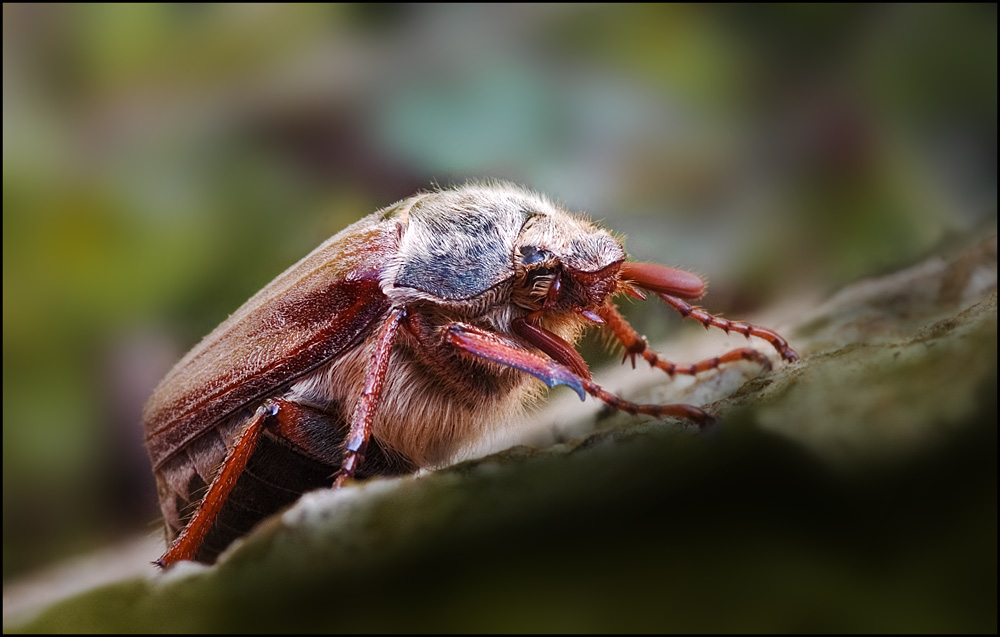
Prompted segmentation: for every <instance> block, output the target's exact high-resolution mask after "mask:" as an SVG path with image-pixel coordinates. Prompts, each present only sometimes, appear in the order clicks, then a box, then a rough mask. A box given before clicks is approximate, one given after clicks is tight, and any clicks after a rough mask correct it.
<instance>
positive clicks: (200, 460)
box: [157, 414, 416, 563]
mask: <svg viewBox="0 0 1000 637" xmlns="http://www.w3.org/2000/svg"><path fill="white" fill-rule="evenodd" d="M316 415H317V414H314V416H316ZM244 420H245V418H233V419H229V420H227V421H226V422H223V423H221V424H220V427H219V428H218V429H213V430H210V431H208V432H206V434H205V435H204V436H202V437H200V438H199V439H198V440H196V441H195V442H194V443H193V444H191V445H190V446H189V447H188V448H187V449H186V450H185V451H186V452H185V453H184V454H178V455H177V456H175V457H174V458H171V459H170V461H168V463H167V464H166V465H165V466H164V467H163V469H162V471H161V472H159V473H158V474H157V477H158V480H159V483H160V490H161V497H160V503H161V507H162V510H163V514H164V518H165V521H166V527H167V536H168V537H167V540H168V542H172V541H173V540H174V538H176V537H177V535H178V534H179V533H180V531H181V529H183V528H184V527H185V526H186V525H187V524H188V522H189V521H190V519H191V516H192V515H194V512H195V511H196V510H197V509H198V504H199V503H200V501H201V498H202V497H203V496H204V494H205V492H206V491H207V489H208V484H209V483H211V481H212V479H214V477H215V473H216V470H217V469H216V468H217V467H218V466H220V465H221V464H222V461H223V459H224V458H225V454H226V450H225V447H224V446H223V443H222V438H221V437H220V434H219V433H217V432H225V431H227V430H229V429H232V428H233V427H234V425H235V426H236V428H237V429H238V428H240V427H242V426H243V422H242V421H244ZM313 420H317V421H318V418H315V417H314V419H313ZM314 424H315V425H316V429H315V430H314V431H312V432H310V433H311V434H312V435H313V436H322V438H324V439H325V440H324V442H325V443H326V444H323V445H322V446H321V445H315V446H314V447H313V451H314V452H315V451H316V450H317V449H322V450H324V451H325V452H327V453H329V457H328V458H323V459H318V458H316V457H315V453H313V454H306V453H305V452H303V451H302V450H300V449H298V448H296V447H295V446H294V445H293V444H292V443H290V442H289V441H287V440H282V439H280V438H278V437H277V436H275V435H273V434H271V433H269V432H266V433H265V434H264V435H262V436H261V438H260V441H259V442H258V443H257V446H256V448H255V449H254V451H253V454H252V455H251V456H250V459H249V460H248V462H247V466H246V469H245V470H244V471H243V473H242V474H241V475H240V478H239V480H238V481H237V483H236V486H235V487H233V490H232V492H231V493H230V494H229V497H228V498H227V499H226V502H225V504H224V505H223V507H222V510H221V511H220V512H219V515H218V517H217V518H216V520H215V523H214V524H213V525H212V528H211V530H210V531H209V532H208V535H207V536H206V537H205V540H204V542H203V543H202V545H201V546H200V548H199V549H198V552H197V554H196V555H195V559H196V560H198V561H199V562H206V563H212V562H214V561H215V559H216V558H217V557H218V555H219V553H221V552H222V551H223V550H224V549H225V548H226V547H228V546H229V545H230V544H231V543H232V542H233V540H235V539H237V538H239V537H242V536H243V535H246V534H247V533H248V532H249V531H250V529H252V528H253V527H254V525H256V524H257V523H258V522H260V521H261V520H263V519H264V518H266V517H269V516H271V515H273V514H275V513H277V512H278V511H280V510H281V509H283V508H285V507H287V506H289V505H291V504H292V503H294V502H295V501H296V500H297V499H298V498H299V497H300V496H301V495H302V494H303V493H306V492H307V491H312V490H314V489H322V488H329V487H330V485H332V484H333V479H334V474H335V473H336V471H337V469H338V468H339V466H340V463H341V462H342V460H343V452H342V448H343V441H344V436H345V433H346V429H345V428H344V427H343V426H339V427H337V426H333V422H332V419H330V420H327V422H326V426H325V427H321V426H320V423H319V422H315V423H314ZM222 435H225V434H224V433H223V434H222ZM210 464H211V465H212V466H214V467H215V468H213V469H210V470H208V469H206V465H210ZM414 470H416V466H414V465H413V464H412V463H410V462H409V461H407V460H406V459H405V458H403V457H401V456H399V455H398V454H392V453H386V452H384V451H383V448H382V445H380V444H379V442H378V441H377V440H374V439H373V440H372V441H371V444H370V445H369V447H368V453H367V457H366V460H365V464H364V467H363V470H362V471H359V474H358V475H359V477H372V476H379V475H382V476H394V475H401V474H405V473H411V472H413V471H414Z"/></svg>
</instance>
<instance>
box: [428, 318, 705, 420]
mask: <svg viewBox="0 0 1000 637" xmlns="http://www.w3.org/2000/svg"><path fill="white" fill-rule="evenodd" d="M532 328H533V330H535V331H536V335H535V336H527V337H524V336H523V337H524V338H526V340H528V341H529V342H530V343H531V344H532V345H534V346H536V347H538V348H539V349H540V350H542V351H543V352H545V353H546V354H548V353H549V352H548V351H547V349H549V348H551V347H552V343H553V342H557V341H562V339H560V338H559V337H558V336H557V335H555V334H552V333H551V332H548V331H547V330H544V329H543V328H540V327H537V326H532ZM446 329H447V332H446V333H447V337H446V339H447V341H448V342H449V343H450V344H451V345H453V346H454V347H456V348H458V349H459V350H461V351H464V352H466V353H468V354H471V355H473V356H477V357H479V358H484V359H486V360H491V361H493V362H495V363H500V364H501V365H506V366H508V367H513V368H515V369H519V370H521V371H523V372H526V373H528V374H531V375H532V376H535V377H536V378H539V379H541V380H542V381H544V382H545V384H546V385H548V386H549V387H555V386H556V385H566V386H568V387H570V388H571V389H573V390H574V391H576V393H577V394H579V395H580V398H581V399H582V398H583V397H584V392H586V393H588V394H590V395H591V396H593V397H594V398H597V399H598V400H601V401H603V402H605V403H607V404H608V405H611V406H612V407H614V408H615V409H618V410H620V411H625V412H628V413H630V414H646V415H648V416H655V417H657V418H663V417H674V418H683V419H685V420H690V421H692V422H694V423H696V424H697V425H699V426H702V427H703V426H706V425H709V424H711V423H712V422H714V418H713V417H712V416H711V415H710V414H709V413H708V412H706V411H704V410H703V409H699V408H698V407H695V406H693V405H684V404H674V405H640V404H638V403H633V402H630V401H627V400H625V399H624V398H619V397H618V396H616V395H614V394H612V393H611V392H609V391H607V390H606V389H604V388H603V387H601V386H600V385H598V384H597V383H595V382H594V381H592V380H591V379H590V375H589V373H588V374H587V375H586V376H583V375H581V374H580V373H579V372H577V371H575V370H573V369H571V368H570V367H569V366H567V365H565V364H563V363H562V362H560V361H558V360H553V358H558V357H557V356H553V358H545V357H542V356H539V355H538V354H535V353H533V352H530V351H528V350H526V349H523V348H521V347H517V346H515V345H513V344H511V343H510V342H508V341H507V340H506V339H500V338H499V337H497V336H496V335H494V334H492V333H490V332H488V331H486V330H482V329H479V328H476V327H473V326H471V325H464V324H461V323H452V324H450V325H449V326H447V328H446ZM525 333H526V334H530V332H525ZM537 333H544V334H545V336H546V338H539V337H538V335H537ZM563 342H565V341H563ZM577 356H579V355H577ZM581 360H582V359H581Z"/></svg>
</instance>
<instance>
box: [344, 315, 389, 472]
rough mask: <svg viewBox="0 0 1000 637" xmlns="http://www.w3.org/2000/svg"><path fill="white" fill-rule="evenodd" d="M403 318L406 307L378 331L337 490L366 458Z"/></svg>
mask: <svg viewBox="0 0 1000 637" xmlns="http://www.w3.org/2000/svg"><path fill="white" fill-rule="evenodd" d="M404 316H406V310H405V309H404V308H401V307H398V308H395V309H393V310H392V311H391V312H390V313H389V316H388V317H387V318H386V319H385V322H384V323H383V324H382V327H381V329H380V330H379V333H378V340H377V341H376V343H375V353H374V359H373V360H372V365H371V367H369V368H368V373H367V375H366V376H365V388H364V390H363V391H362V392H361V396H360V397H359V398H358V402H357V404H356V405H355V406H354V412H353V413H352V414H351V428H350V429H349V430H348V432H347V440H346V444H345V450H346V451H345V453H344V463H343V464H342V465H341V467H340V471H338V472H337V477H336V479H335V480H334V482H333V488H335V489H337V488H340V487H342V486H344V483H345V482H347V480H348V479H349V478H352V477H354V472H355V471H357V469H358V466H359V465H360V464H361V463H362V461H364V459H365V450H366V449H367V448H368V437H369V436H370V435H371V431H372V422H373V421H374V420H375V409H376V408H377V407H378V401H379V397H380V396H381V394H382V385H383V384H384V383H385V375H386V372H387V371H388V369H389V358H390V355H391V354H392V343H393V340H395V337H396V330H397V328H399V323H400V321H401V320H402V319H403V317H404Z"/></svg>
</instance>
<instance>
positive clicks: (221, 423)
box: [143, 182, 798, 566]
mask: <svg viewBox="0 0 1000 637" xmlns="http://www.w3.org/2000/svg"><path fill="white" fill-rule="evenodd" d="M642 290H645V291H647V292H651V293H653V294H656V295H657V296H659V297H660V298H661V299H663V300H664V301H665V302H666V303H668V304H669V305H671V306H672V307H673V308H674V309H676V310H677V311H678V312H679V313H680V314H681V315H683V316H685V317H689V318H692V319H694V320H696V321H699V322H700V323H702V324H703V325H705V327H717V328H721V329H723V330H725V331H727V332H729V331H735V332H738V333H740V334H743V335H745V336H747V337H750V336H755V337H759V338H762V339H764V340H766V341H767V342H769V343H770V344H771V345H772V346H773V347H774V349H775V350H777V352H778V354H779V355H780V356H781V358H783V359H784V360H786V361H795V360H796V359H797V358H798V356H797V354H796V353H795V351H794V350H793V349H792V348H791V347H789V345H788V343H787V342H786V341H785V339H783V338H782V337H781V336H779V335H778V334H776V333H775V332H773V331H771V330H768V329H764V328H760V327H756V326H753V325H750V324H748V323H743V322H739V321H730V320H727V319H723V318H720V317H716V316H713V315H711V314H709V313H707V312H705V311H704V310H702V309H700V308H698V307H694V306H692V305H691V304H690V301H693V300H695V299H697V298H699V297H701V296H702V295H703V294H704V292H705V284H704V282H703V281H702V280H701V279H700V278H699V277H698V276H696V275H694V274H692V273H689V272H685V271H683V270H677V269H674V268H669V267H666V266H662V265H657V264H652V263H637V262H633V261H629V260H628V259H627V258H626V254H625V250H624V248H623V247H622V243H621V241H619V240H618V239H616V238H615V237H614V236H613V235H612V234H611V233H610V232H608V231H607V230H605V229H603V228H601V227H599V226H597V225H595V224H594V223H591V222H590V221H587V220H586V219H584V218H583V217H581V216H578V215H575V214H572V213H570V212H567V211H566V210H564V209H563V208H561V207H559V206H557V205H555V204H553V203H552V202H550V201H549V200H548V199H546V198H545V197H543V196H541V195H538V194H536V193H533V192H530V191H528V190H525V189H522V188H520V187H518V186H515V185H512V184H509V183H502V182H500V183H471V184H468V185H465V186H462V187H458V188H454V189H441V190H437V191H433V192H426V193H421V194H417V195H415V196H413V197H410V198H409V199H405V200H403V201H400V202H398V203H396V204H394V205H392V206H389V207H388V208H385V209H383V210H380V211H378V212H375V213H373V214H371V215H369V216H367V217H365V218H363V219H361V220H360V221H358V222H356V223H354V224H353V225H351V226H349V227H348V228H346V229H344V230H343V231H341V232H340V233H338V234H337V235H335V236H333V237H332V238H330V239H328V240H327V241H326V242H325V243H323V244H322V245H320V246H319V247H318V248H316V249H315V250H314V251H313V252H311V253H310V254H309V255H307V256H306V257H305V258H303V259H302V260H301V261H299V262H298V263H296V264H295V265H293V266H291V267H290V268H288V269H287V270H286V271H285V272H284V273H282V274H281V275H280V276H278V278H276V279H275V280H274V281H272V282H271V283H269V284H268V285H267V286H266V287H264V289H262V290H261V291H260V292H258V293H257V294H255V295H254V296H253V297H252V298H251V299H250V300H249V301H247V302H246V303H244V304H243V306H242V307H240V308H239V309H238V310H237V311H236V312H235V313H233V314H232V315H231V316H230V317H229V318H228V319H227V320H226V321H224V322H223V323H222V324H221V325H220V326H219V327H217V328H216V329H215V330H214V331H213V332H212V333H211V334H209V335H208V336H206V337H205V338H204V339H203V340H202V341H201V342H200V343H199V344H198V345H197V346H195V348H194V349H192V350H191V351H190V352H188V354H187V355H186V356H184V358H182V359H181V361H180V362H178V363H177V365H176V366H174V368H173V369H172V370H171V371H170V372H169V373H168V374H167V376H166V378H164V379H163V381H162V382H161V383H160V385H159V386H158V387H157V389H156V390H155V391H154V393H153V395H152V397H151V398H150V400H149V402H148V403H147V404H146V407H145V409H144V411H143V425H144V427H145V435H146V446H147V449H148V451H149V455H150V458H151V460H152V463H153V470H154V473H155V475H156V481H157V488H158V492H159V499H160V508H161V510H162V512H163V516H164V520H165V525H166V532H167V540H168V542H169V548H168V549H167V551H166V553H165V554H164V555H163V556H162V557H161V558H160V559H159V560H158V561H157V564H159V565H160V566H168V565H170V564H172V563H174V562H177V561H179V560H199V561H203V562H211V561H214V559H215V558H216V557H217V555H218V554H219V552H221V551H222V549H224V548H225V547H226V546H227V545H228V544H229V543H231V542H232V541H233V540H234V539H236V538H237V537H239V536H241V535H243V534H245V533H246V532H248V531H249V530H250V528H251V527H252V526H253V525H254V524H255V523H257V522H258V521H260V520H261V519H263V518H264V517H266V516H267V515H269V514H271V513H274V512H276V511H278V510H279V509H281V508H282V507H284V506H287V505H288V504H291V503H292V502H293V501H294V500H295V499H297V498H298V496H299V495H301V494H302V493H304V492H305V491H308V490H311V489H315V488H320V487H322V486H330V485H331V484H332V485H333V486H334V487H335V488H339V487H341V486H343V485H344V484H345V481H346V480H348V479H350V478H352V477H365V476H372V475H398V474H404V473H408V472H412V471H415V470H417V469H419V468H422V467H436V466H441V465H443V464H446V463H447V462H448V461H449V459H451V458H452V457H453V456H454V455H455V453H456V452H457V451H458V450H459V449H460V448H461V447H462V446H463V445H466V444H468V443H469V442H470V441H471V440H474V439H476V438H477V437H478V436H480V435H482V434H484V433H486V432H489V431H491V428H493V427H495V426H498V423H503V422H504V421H505V420H509V419H510V418H511V417H513V416H514V415H515V414H517V413H518V410H520V409H522V408H523V406H524V404H525V402H527V401H529V400H530V399H531V398H533V397H534V396H536V395H537V394H538V393H539V392H537V391H536V390H537V389H538V387H539V385H538V384H537V380H535V379H539V380H541V381H542V382H544V383H545V384H546V385H548V386H549V387H554V386H556V385H566V386H568V387H570V388H571V389H573V390H574V391H576V392H577V393H578V394H579V395H580V398H581V399H583V398H584V397H585V396H586V394H590V395H591V396H594V397H595V398H597V399H599V400H602V401H604V402H605V403H607V404H608V405H610V406H611V407H613V408H615V409H619V410H623V411H627V412H629V413H632V414H640V413H641V414H648V415H651V416H656V417H677V418H682V419H687V420H690V421H693V422H695V423H697V424H699V425H705V424H707V423H709V422H710V421H711V420H712V417H711V416H710V415H709V414H708V413H706V412H705V411H703V410H702V409H700V408H698V407H695V406H692V405H681V404H676V405H638V404H635V403H631V402H629V401H626V400H624V399H622V398H619V397H618V396H615V395H614V394H611V393H610V392H608V391H606V390H604V389H603V388H601V387H600V386H599V385H597V384H596V383H595V382H593V380H591V375H590V370H589V369H588V367H587V364H586V363H585V362H584V360H583V358H582V357H581V356H580V355H579V353H577V351H576V350H575V349H574V346H573V344H574V343H575V342H576V341H577V339H578V338H579V336H580V334H581V332H582V331H583V329H584V328H585V327H587V326H588V325H593V324H597V325H600V326H601V327H603V328H605V329H607V330H609V331H610V332H611V333H612V334H613V335H614V336H615V337H616V338H617V339H618V340H619V341H620V342H621V343H622V345H623V346H624V349H625V356H626V359H628V358H631V359H632V362H633V365H634V363H635V358H636V357H642V358H643V359H645V360H646V361H647V362H648V363H649V364H650V365H652V366H654V367H658V368H660V369H662V370H663V371H665V372H666V373H668V374H670V375H671V376H673V375H674V374H689V375H693V374H698V373H700V372H703V371H708V370H711V369H715V368H717V367H719V366H720V365H723V364H725V363H728V362H732V361H738V360H749V361H754V362H757V363H759V364H760V365H761V366H763V367H765V368H767V367H770V361H769V359H768V358H767V357H766V356H764V354H762V353H761V352H759V351H758V350H756V349H751V348H741V349H736V350H733V351H731V352H728V353H726V354H723V355H721V356H718V357H715V358H712V359H709V360H705V361H702V362H699V363H694V364H675V363H671V362H669V361H667V360H665V359H663V358H660V357H659V356H657V355H656V354H655V353H654V352H653V351H652V350H650V349H649V348H648V347H647V344H646V341H645V339H644V338H643V337H642V336H640V335H639V334H638V333H637V332H636V331H635V330H634V329H633V328H632V327H631V326H630V325H629V324H628V323H627V322H626V320H625V319H624V318H623V317H622V315H621V314H620V313H619V312H618V310H617V309H616V308H615V305H614V303H613V300H612V299H613V297H614V296H615V295H616V294H620V293H627V294H631V295H633V296H636V297H638V298H643V297H644V295H643V293H642Z"/></svg>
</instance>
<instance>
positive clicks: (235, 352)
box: [143, 210, 400, 472]
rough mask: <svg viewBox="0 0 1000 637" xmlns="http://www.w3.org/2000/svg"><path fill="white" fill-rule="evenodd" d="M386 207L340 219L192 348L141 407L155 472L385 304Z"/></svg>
mask: <svg viewBox="0 0 1000 637" xmlns="http://www.w3.org/2000/svg"><path fill="white" fill-rule="evenodd" d="M392 212H393V210H390V211H387V212H381V213H375V214H373V215H370V216H368V217H365V218H364V219H362V220H360V221H358V222H357V223H355V224H353V225H351V226H349V227H348V228H346V229H344V230H343V231H342V232H340V233H338V234H337V235H335V236H334V237H332V238H331V239H330V240H328V241H327V242H325V243H324V244H323V245H321V246H319V247H318V248H317V249H316V250H314V251H313V252H312V253H310V254H309V255H307V256H306V257H305V258H304V259H302V260H301V261H299V262H298V263H296V264H295V265H293V266H292V267H290V268H289V269H288V270H286V271H285V272H284V273H283V274H281V275H280V276H279V277H278V278H276V279H275V280H274V281H272V282H271V283H270V284H269V285H268V286H267V287H265V288H264V289H263V290H261V291H260V292H258V293H257V294H256V295H254V296H253V297H252V298H251V299H250V300H249V301H247V302H246V303H245V304H244V305H243V306H242V307H241V308H240V309H239V310H237V311H236V312H235V313H233V315H232V316H230V317H229V319H227V320H226V321H225V322H224V323H222V324H221V325H220V326H219V327H218V328H216V329H215V330H214V331H213V332H212V333H211V334H209V335H208V336H207V337H205V338H204V339H203V340H202V341H201V343H199V344H198V345H197V346H196V347H195V348H194V349H193V350H191V351H190V352H189V353H188V354H187V355H186V356H185V357H184V358H183V359H182V360H181V361H180V362H179V363H178V364H177V365H176V366H175V367H174V368H173V369H172V370H171V371H170V373H169V374H168V375H167V377H166V378H165V379H164V380H163V381H162V382H161V383H160V385H159V387H157V389H156V391H155V392H154V393H153V396H152V397H151V398H150V400H149V402H148V403H147V404H146V408H145V409H144V411H143V426H144V428H145V432H146V446H147V449H148V451H149V455H150V458H151V460H152V463H153V469H154V472H158V471H159V470H160V468H161V467H162V466H163V464H164V463H165V462H166V461H167V460H168V459H169V458H171V456H173V455H175V454H176V453H178V452H179V451H181V450H182V449H184V448H185V447H186V446H188V445H190V444H191V442H192V441H194V440H195V439H197V438H198V437H199V436H201V435H202V434H204V433H205V432H206V431H208V430H210V429H212V428H213V427H214V426H215V425H216V424H217V423H218V422H219V421H221V420H222V419H224V418H226V416H228V415H229V414H232V413H233V412H235V411H237V410H239V409H240V408H241V407H243V406H246V405H248V404H249V403H252V402H254V401H255V400H257V399H260V398H263V397H264V396H266V395H268V394H271V393H273V392H274V391H275V390H276V389H277V388H279V387H281V386H283V385H286V384H288V383H289V382H290V381H292V380H294V379H295V378H298V377H299V376H302V375H303V374H305V373H308V372H309V371H310V370H312V369H315V368H316V367H318V366H320V365H322V364H323V363H325V362H327V361H329V360H331V359H333V358H335V357H336V356H337V355H338V354H340V353H341V352H342V351H344V350H345V349H346V348H348V347H350V346H351V345H353V344H355V343H357V342H358V341H360V340H361V339H363V338H364V336H365V335H366V334H368V332H369V331H370V328H371V326H372V324H373V323H374V322H376V320H377V319H378V318H379V317H380V316H382V315H383V314H384V313H385V312H386V311H387V310H388V307H389V303H388V300H387V299H386V297H385V296H384V295H383V294H382V291H381V290H380V289H379V283H378V278H379V273H380V269H381V268H382V267H383V266H384V264H385V261H386V257H387V255H391V254H393V253H394V251H395V248H396V245H397V244H398V241H399V234H400V223H399V221H397V220H395V219H393V218H391V213H392Z"/></svg>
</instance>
